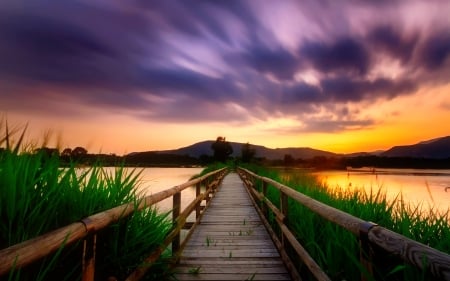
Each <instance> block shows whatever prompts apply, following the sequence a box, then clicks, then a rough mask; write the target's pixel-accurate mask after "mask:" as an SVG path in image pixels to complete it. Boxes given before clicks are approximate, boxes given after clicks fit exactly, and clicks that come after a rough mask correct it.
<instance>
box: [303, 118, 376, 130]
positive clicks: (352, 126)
mask: <svg viewBox="0 0 450 281" xmlns="http://www.w3.org/2000/svg"><path fill="white" fill-rule="evenodd" d="M373 125H375V121H374V120H371V119H367V120H308V121H307V122H306V126H305V127H303V128H302V129H301V131H304V132H319V133H322V132H328V133H330V132H331V133H337V132H342V131H351V130H358V129H362V128H367V127H371V126H373Z"/></svg>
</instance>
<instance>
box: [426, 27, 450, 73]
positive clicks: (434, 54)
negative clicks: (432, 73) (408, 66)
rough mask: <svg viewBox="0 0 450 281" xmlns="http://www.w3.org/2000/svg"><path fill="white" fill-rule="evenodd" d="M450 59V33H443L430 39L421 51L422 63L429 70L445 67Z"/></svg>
mask: <svg viewBox="0 0 450 281" xmlns="http://www.w3.org/2000/svg"><path fill="white" fill-rule="evenodd" d="M449 57H450V32H448V31H446V32H441V33H437V34H434V35H433V36H432V37H430V38H428V39H427V40H426V42H425V43H424V46H423V49H422V50H421V62H422V63H423V64H424V65H425V66H426V68H427V69H428V70H435V69H439V68H441V67H443V66H444V65H445V62H446V61H447V60H448V58H449Z"/></svg>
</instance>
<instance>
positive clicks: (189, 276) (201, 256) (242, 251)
mask: <svg viewBox="0 0 450 281" xmlns="http://www.w3.org/2000/svg"><path fill="white" fill-rule="evenodd" d="M175 272H176V274H175V279H176V280H180V281H183V280H291V278H290V275H289V272H288V271H287V270H286V267H285V266H284V264H283V262H282V261H281V258H280V254H279V253H278V251H277V249H276V247H275V246H274V244H273V242H272V239H271V238H270V236H269V234H268V233H267V230H266V229H265V227H264V225H263V223H262V221H261V220H260V217H259V215H258V213H257V212H256V210H255V208H254V206H253V203H252V201H251V200H250V197H249V195H248V193H247V191H246V189H245V187H244V185H243V182H242V181H241V180H240V179H239V177H238V176H237V174H235V173H231V174H229V175H227V176H226V177H225V179H224V180H223V182H222V185H221V187H220V188H219V190H218V192H217V193H216V195H215V197H214V198H213V200H211V202H210V206H209V207H208V208H207V209H206V210H205V212H204V214H203V217H202V220H201V222H200V224H199V225H198V226H197V227H196V228H195V230H194V232H193V234H192V237H191V238H190V240H189V241H187V243H186V247H185V249H184V251H183V253H182V255H181V257H180V260H179V263H178V264H177V267H176V268H175Z"/></svg>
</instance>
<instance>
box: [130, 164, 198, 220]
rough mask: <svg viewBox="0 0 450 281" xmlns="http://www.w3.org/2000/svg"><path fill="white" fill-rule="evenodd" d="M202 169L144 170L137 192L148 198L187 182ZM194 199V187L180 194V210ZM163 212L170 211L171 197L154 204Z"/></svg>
mask: <svg viewBox="0 0 450 281" xmlns="http://www.w3.org/2000/svg"><path fill="white" fill-rule="evenodd" d="M202 170H203V168H144V169H142V173H141V176H140V181H139V185H138V189H137V191H138V192H139V193H140V194H142V196H148V195H152V194H155V193H157V192H160V191H163V190H166V189H169V188H171V187H174V186H176V185H180V184H182V183H185V182H187V181H188V180H189V179H190V178H191V177H192V176H193V175H196V174H199V173H200V172H201V171H202ZM139 171H141V170H139ZM194 198H195V187H189V188H187V189H185V190H184V191H182V192H181V209H183V208H185V207H186V206H187V205H188V204H189V203H190V202H191V201H192V200H194ZM156 206H157V207H158V209H159V210H160V211H163V212H167V211H170V210H172V197H170V198H167V199H166V200H163V201H161V202H159V203H158V204H156Z"/></svg>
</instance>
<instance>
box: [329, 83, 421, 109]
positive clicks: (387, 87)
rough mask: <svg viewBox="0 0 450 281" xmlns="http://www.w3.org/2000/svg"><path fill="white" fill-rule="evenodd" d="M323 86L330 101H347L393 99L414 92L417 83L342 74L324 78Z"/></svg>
mask: <svg viewBox="0 0 450 281" xmlns="http://www.w3.org/2000/svg"><path fill="white" fill-rule="evenodd" d="M321 87H322V90H323V91H324V93H326V96H327V100H328V101H333V102H344V103H346V102H359V101H363V100H376V99H382V98H388V99H391V98H393V97H395V96H399V95H402V94H410V93H413V92H414V91H415V90H416V87H417V85H416V84H415V83H413V82H412V81H409V80H402V81H394V80H389V79H386V78H378V79H376V80H373V81H370V80H359V79H354V78H351V77H346V76H341V77H336V78H329V79H324V80H322V81H321Z"/></svg>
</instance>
